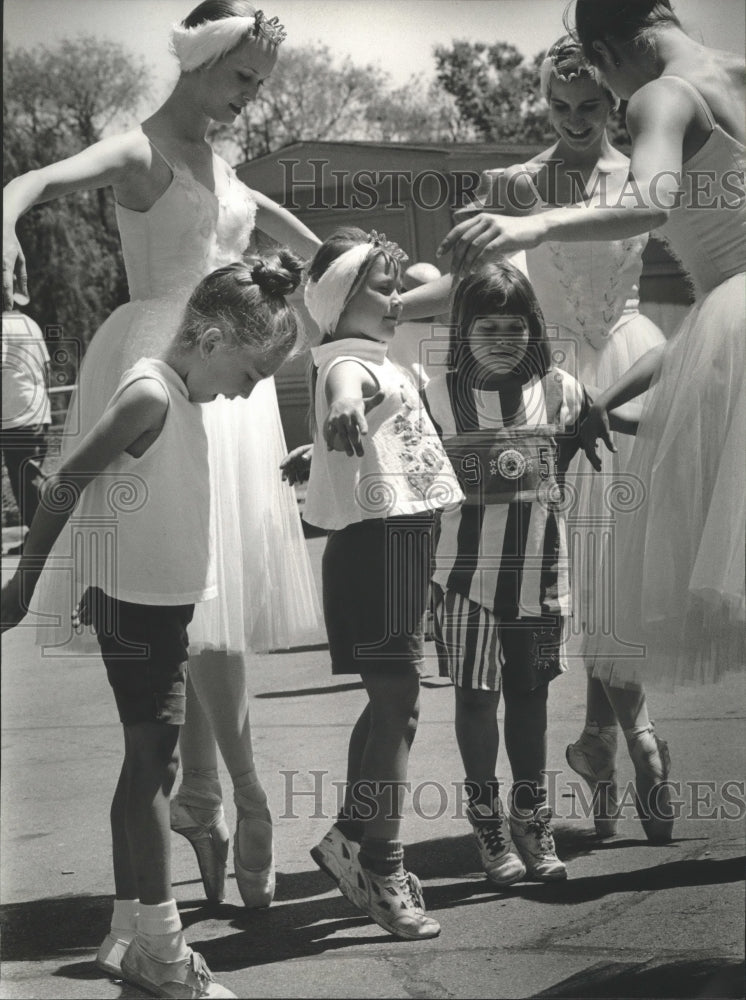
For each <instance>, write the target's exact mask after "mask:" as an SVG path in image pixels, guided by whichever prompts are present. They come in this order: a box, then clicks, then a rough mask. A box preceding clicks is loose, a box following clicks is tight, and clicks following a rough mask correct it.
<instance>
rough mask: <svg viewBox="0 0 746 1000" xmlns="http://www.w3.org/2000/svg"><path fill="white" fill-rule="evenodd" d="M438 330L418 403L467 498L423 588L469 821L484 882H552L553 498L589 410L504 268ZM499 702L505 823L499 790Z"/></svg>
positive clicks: (558, 577)
mask: <svg viewBox="0 0 746 1000" xmlns="http://www.w3.org/2000/svg"><path fill="white" fill-rule="evenodd" d="M451 323H452V327H451V330H452V332H451V366H452V367H451V370H450V371H449V372H447V373H446V374H445V375H442V376H439V377H436V378H434V379H431V380H430V382H429V383H428V384H427V386H426V387H425V389H424V398H425V401H426V404H427V407H428V411H429V413H430V415H431V417H432V420H433V423H434V424H435V428H436V430H437V431H438V433H439V434H440V435H441V436H442V438H443V442H444V445H445V448H446V452H447V454H448V456H449V458H450V459H451V461H452V463H453V466H454V469H455V470H456V472H457V474H458V475H459V478H460V481H461V485H462V488H463V490H464V493H465V494H466V498H467V499H466V502H465V503H464V504H463V506H462V507H461V508H460V509H458V510H447V511H444V512H443V514H442V516H441V525H440V537H439V539H438V546H437V551H436V567H435V573H434V580H435V581H436V583H437V584H438V585H439V586H440V588H442V592H443V597H442V600H441V601H440V603H439V604H438V605H437V606H436V612H435V613H436V621H437V624H438V628H439V633H440V642H441V646H442V649H443V652H444V657H443V658H444V659H445V661H446V662H447V665H448V673H449V675H450V677H451V680H452V681H453V683H454V685H455V691H456V717H455V725H456V738H457V741H458V745H459V749H460V751H461V758H462V761H463V764H464V769H465V772H466V787H467V792H468V795H469V807H468V810H467V815H468V819H469V822H470V823H471V826H472V828H473V830H474V835H475V837H476V840H477V844H478V846H479V851H480V855H481V859H482V866H483V868H484V870H485V873H486V874H487V877H488V879H489V880H490V881H491V882H493V883H494V884H496V885H499V886H505V885H510V884H511V883H513V882H517V881H518V880H520V879H522V878H524V877H526V875H528V877H529V878H530V879H536V880H539V881H551V880H555V879H562V878H565V877H566V875H567V872H566V869H565V865H564V864H563V863H562V861H561V860H560V859H559V858H558V857H557V853H556V850H555V846H554V838H553V836H552V829H551V817H552V812H551V809H550V808H549V806H548V805H547V801H546V799H547V791H546V775H545V769H546V753H547V747H546V731H547V695H548V684H549V682H550V681H551V680H552V679H553V678H554V677H556V676H558V675H559V674H560V673H561V672H562V671H563V670H565V669H566V668H565V664H564V654H563V640H562V631H563V620H564V618H565V617H566V616H567V615H568V614H569V612H570V593H569V578H568V556H567V544H566V538H565V510H564V505H563V502H562V496H561V486H562V482H563V477H564V474H565V471H566V469H567V466H568V463H569V461H570V459H571V458H572V457H573V455H574V454H575V452H576V451H577V450H578V447H579V436H578V428H579V422H580V420H581V419H582V418H583V417H584V416H585V415H586V414H587V412H588V405H589V403H588V399H587V397H586V394H585V392H584V390H583V388H582V386H581V385H580V384H579V383H578V382H576V380H575V379H574V378H573V377H572V376H571V375H569V374H568V373H567V372H565V371H563V370H562V369H560V368H555V367H553V366H552V362H551V353H550V345H549V341H548V340H547V336H546V330H545V327H544V318H543V316H542V312H541V309H540V307H539V303H538V301H537V299H536V296H535V294H534V292H533V289H532V288H531V285H530V283H529V281H528V279H527V278H526V277H525V276H524V275H523V274H522V273H521V272H520V271H519V270H518V269H517V268H516V267H514V266H513V265H511V264H509V263H507V262H499V263H495V264H488V265H485V266H483V267H481V268H479V269H478V270H477V271H475V272H473V273H472V274H470V275H468V276H467V277H465V278H464V279H463V280H462V281H461V282H460V284H459V285H458V287H457V289H456V293H455V296H454V300H453V310H452V315H451ZM501 688H502V689H503V690H504V694H505V745H506V750H507V753H508V757H509V760H510V765H511V768H512V772H513V788H512V791H511V795H510V802H509V818H508V815H506V812H505V809H504V806H503V802H502V800H501V798H500V795H499V789H498V782H497V778H496V765H497V751H498V743H499V736H498V728H497V706H498V702H499V699H500V691H501Z"/></svg>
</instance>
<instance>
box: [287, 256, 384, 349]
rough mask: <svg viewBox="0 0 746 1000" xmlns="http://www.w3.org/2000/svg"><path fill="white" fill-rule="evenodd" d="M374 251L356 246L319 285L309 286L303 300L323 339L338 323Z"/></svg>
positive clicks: (325, 273)
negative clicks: (367, 260)
mask: <svg viewBox="0 0 746 1000" xmlns="http://www.w3.org/2000/svg"><path fill="white" fill-rule="evenodd" d="M373 249H375V247H374V245H373V244H372V243H357V244H356V245H355V246H354V247H351V248H350V249H349V250H345V252H344V253H343V254H340V256H339V257H337V259H336V260H335V261H334V263H333V264H331V265H330V266H329V268H328V269H327V270H326V271H324V273H323V274H322V275H321V277H320V278H319V280H318V281H309V282H308V284H307V285H306V290H305V293H304V296H303V300H304V302H305V303H306V309H308V311H309V313H310V314H311V319H312V320H313V321H314V323H315V324H316V325H317V326H318V328H319V330H320V331H321V334H322V336H326V334H327V333H331V332H332V331H333V330H334V328H335V327H336V325H337V323H338V322H339V317H340V316H341V315H342V313H343V312H344V308H345V306H346V305H347V297H348V296H349V294H350V291H351V289H352V286H353V285H354V284H355V278H357V276H358V274H359V273H360V268H361V267H362V266H363V263H364V262H365V260H366V258H367V256H368V254H369V253H370V252H371V250H373Z"/></svg>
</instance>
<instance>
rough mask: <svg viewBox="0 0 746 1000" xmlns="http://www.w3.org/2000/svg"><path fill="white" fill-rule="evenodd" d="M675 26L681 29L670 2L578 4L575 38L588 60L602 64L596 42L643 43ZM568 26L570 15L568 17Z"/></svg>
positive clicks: (583, 0)
mask: <svg viewBox="0 0 746 1000" xmlns="http://www.w3.org/2000/svg"><path fill="white" fill-rule="evenodd" d="M667 24H673V25H675V26H676V27H677V28H680V27H681V22H680V21H679V19H678V17H677V16H676V14H674V12H673V8H672V7H671V0H576V3H575V30H574V34H575V35H576V37H577V38H578V40H579V41H580V44H581V45H582V46H583V51H584V52H585V55H586V58H587V59H588V60H589V62H592V63H593V64H594V65H598V63H599V55H598V52H596V50H595V49H594V48H593V43H594V42H607V43H608V42H609V41H616V42H621V43H622V44H628V43H638V44H639V43H642V42H644V41H645V40H646V36H647V35H648V33H649V31H650V29H651V28H656V27H659V26H660V25H667ZM565 26H566V27H568V30H572V29H570V28H569V26H568V12H566V13H565Z"/></svg>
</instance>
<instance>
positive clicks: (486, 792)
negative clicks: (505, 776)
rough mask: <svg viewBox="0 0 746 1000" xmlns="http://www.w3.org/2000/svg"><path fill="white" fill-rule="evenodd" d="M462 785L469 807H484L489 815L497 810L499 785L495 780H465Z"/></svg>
mask: <svg viewBox="0 0 746 1000" xmlns="http://www.w3.org/2000/svg"><path fill="white" fill-rule="evenodd" d="M464 785H465V787H466V794H467V795H468V796H469V805H470V806H486V807H487V808H488V809H489V811H490V812H491V813H494V812H495V811H496V810H497V804H498V802H499V800H500V783H499V782H498V780H497V778H490V779H489V781H470V780H469V779H468V778H467V779H466V781H465V782H464Z"/></svg>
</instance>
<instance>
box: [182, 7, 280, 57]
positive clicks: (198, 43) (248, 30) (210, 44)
mask: <svg viewBox="0 0 746 1000" xmlns="http://www.w3.org/2000/svg"><path fill="white" fill-rule="evenodd" d="M247 38H255V39H262V40H264V41H266V42H268V43H269V44H270V45H279V44H280V42H282V41H284V39H285V38H287V32H286V31H285V28H284V27H283V26H282V25H281V24H280V21H279V18H277V17H271V18H268V17H265V15H264V12H263V11H261V10H258V11H257V12H256V13H255V14H253V15H252V16H251V17H238V16H236V17H223V18H220V19H219V20H217V21H202V23H201V24H197V25H195V26H194V27H193V28H185V27H184V25H183V24H174V25H173V27H172V28H171V51H172V52H173V54H174V55H175V56H176V58H177V59H178V60H179V65H180V66H181V70H182V72H183V73H190V72H191V71H192V70H194V69H199V68H200V67H201V66H212V65H213V63H216V62H217V61H218V59H221V58H222V57H223V56H224V55H227V54H228V53H229V52H230V51H232V50H233V49H235V47H236V46H237V45H240V43H241V42H243V41H244V40H245V39H247Z"/></svg>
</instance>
